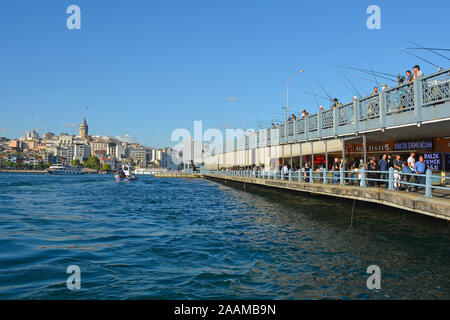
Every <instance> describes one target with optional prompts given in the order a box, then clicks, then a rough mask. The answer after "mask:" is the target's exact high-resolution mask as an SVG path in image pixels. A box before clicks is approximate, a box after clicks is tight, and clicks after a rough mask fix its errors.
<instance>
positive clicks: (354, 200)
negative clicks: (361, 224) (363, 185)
mask: <svg viewBox="0 0 450 320" xmlns="http://www.w3.org/2000/svg"><path fill="white" fill-rule="evenodd" d="M355 203H356V198H355V199H353V206H352V214H351V216H350V225H349V226H348V228H349V229H351V228H352V226H353V210H355Z"/></svg>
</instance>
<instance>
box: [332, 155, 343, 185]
mask: <svg viewBox="0 0 450 320" xmlns="http://www.w3.org/2000/svg"><path fill="white" fill-rule="evenodd" d="M340 167H341V165H340V162H339V158H334V162H333V165H332V166H331V171H333V177H334V184H338V182H339V176H340V172H339V169H340Z"/></svg>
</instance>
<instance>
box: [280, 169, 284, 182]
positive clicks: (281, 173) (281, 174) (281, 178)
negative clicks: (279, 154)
mask: <svg viewBox="0 0 450 320" xmlns="http://www.w3.org/2000/svg"><path fill="white" fill-rule="evenodd" d="M280 180H284V173H283V169H281V170H280Z"/></svg>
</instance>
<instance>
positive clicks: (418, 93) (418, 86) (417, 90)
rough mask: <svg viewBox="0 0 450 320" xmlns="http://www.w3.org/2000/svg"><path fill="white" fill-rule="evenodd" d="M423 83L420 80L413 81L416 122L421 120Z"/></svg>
mask: <svg viewBox="0 0 450 320" xmlns="http://www.w3.org/2000/svg"><path fill="white" fill-rule="evenodd" d="M422 90H423V83H422V80H420V79H417V81H414V114H415V116H416V122H417V123H420V122H422V102H423V92H422Z"/></svg>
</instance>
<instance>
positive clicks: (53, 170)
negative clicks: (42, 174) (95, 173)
mask: <svg viewBox="0 0 450 320" xmlns="http://www.w3.org/2000/svg"><path fill="white" fill-rule="evenodd" d="M47 172H48V173H49V174H54V175H75V174H83V167H82V166H64V165H62V164H54V165H52V166H50V168H48V169H47Z"/></svg>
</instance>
